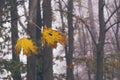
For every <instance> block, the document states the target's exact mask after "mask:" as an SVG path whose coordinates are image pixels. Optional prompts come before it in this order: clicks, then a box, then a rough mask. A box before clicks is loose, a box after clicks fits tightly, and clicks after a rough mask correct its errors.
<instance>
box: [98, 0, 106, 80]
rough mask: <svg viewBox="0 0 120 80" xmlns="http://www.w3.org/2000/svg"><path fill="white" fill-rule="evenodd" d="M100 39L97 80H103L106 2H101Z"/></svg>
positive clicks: (101, 0)
mask: <svg viewBox="0 0 120 80" xmlns="http://www.w3.org/2000/svg"><path fill="white" fill-rule="evenodd" d="M98 5H99V30H100V31H99V39H98V44H97V48H96V51H97V54H96V55H97V61H96V64H97V65H96V69H97V71H96V80H103V58H104V44H105V29H106V27H105V21H104V11H103V10H104V5H105V3H104V0H99V2H98Z"/></svg>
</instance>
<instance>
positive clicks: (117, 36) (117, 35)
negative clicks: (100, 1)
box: [114, 0, 120, 80]
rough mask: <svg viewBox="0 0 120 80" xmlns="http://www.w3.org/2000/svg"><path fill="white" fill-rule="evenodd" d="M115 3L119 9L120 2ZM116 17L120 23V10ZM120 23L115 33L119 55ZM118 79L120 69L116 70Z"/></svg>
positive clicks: (119, 77)
mask: <svg viewBox="0 0 120 80" xmlns="http://www.w3.org/2000/svg"><path fill="white" fill-rule="evenodd" d="M114 3H115V8H117V7H118V6H119V5H120V1H117V0H114ZM116 16H117V21H120V10H118V11H117V12H116ZM119 27H120V23H117V26H116V31H115V40H116V48H117V50H116V52H117V53H119V51H120V43H119V40H120V39H119V37H120V36H119V30H120V28H119ZM118 61H120V58H119V59H118ZM115 75H116V77H117V80H119V79H120V68H118V69H117V70H116V74H115Z"/></svg>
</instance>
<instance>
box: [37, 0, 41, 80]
mask: <svg viewBox="0 0 120 80" xmlns="http://www.w3.org/2000/svg"><path fill="white" fill-rule="evenodd" d="M40 1H41V0H38V2H37V23H36V24H37V25H38V26H39V28H41V27H42V19H41V9H40V6H41V5H40ZM40 33H41V30H39V29H38V28H37V29H36V42H37V46H38V55H37V56H36V58H37V60H36V67H37V80H43V74H42V53H41V52H42V50H41V44H40V39H41V34H40Z"/></svg>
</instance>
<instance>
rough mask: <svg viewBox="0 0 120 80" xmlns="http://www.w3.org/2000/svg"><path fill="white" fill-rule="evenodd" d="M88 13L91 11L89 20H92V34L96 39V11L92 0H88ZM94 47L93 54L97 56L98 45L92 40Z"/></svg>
mask: <svg viewBox="0 0 120 80" xmlns="http://www.w3.org/2000/svg"><path fill="white" fill-rule="evenodd" d="M88 13H89V21H90V30H91V32H92V35H93V36H94V39H95V40H96V36H97V34H96V27H95V24H94V13H93V5H92V0H88ZM92 47H93V55H94V56H96V49H95V48H96V45H95V43H94V42H92Z"/></svg>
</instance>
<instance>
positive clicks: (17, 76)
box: [10, 0, 21, 80]
mask: <svg viewBox="0 0 120 80" xmlns="http://www.w3.org/2000/svg"><path fill="white" fill-rule="evenodd" d="M10 4H11V9H10V10H11V20H12V22H11V39H12V59H13V61H17V62H19V56H16V53H15V50H14V47H15V44H16V41H17V39H18V27H17V26H18V25H17V19H15V18H17V17H18V13H17V0H12V1H10ZM17 68H18V69H16V70H15V72H14V73H12V77H13V79H14V80H21V73H20V66H19V67H17Z"/></svg>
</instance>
